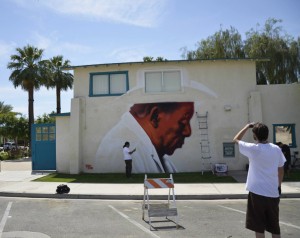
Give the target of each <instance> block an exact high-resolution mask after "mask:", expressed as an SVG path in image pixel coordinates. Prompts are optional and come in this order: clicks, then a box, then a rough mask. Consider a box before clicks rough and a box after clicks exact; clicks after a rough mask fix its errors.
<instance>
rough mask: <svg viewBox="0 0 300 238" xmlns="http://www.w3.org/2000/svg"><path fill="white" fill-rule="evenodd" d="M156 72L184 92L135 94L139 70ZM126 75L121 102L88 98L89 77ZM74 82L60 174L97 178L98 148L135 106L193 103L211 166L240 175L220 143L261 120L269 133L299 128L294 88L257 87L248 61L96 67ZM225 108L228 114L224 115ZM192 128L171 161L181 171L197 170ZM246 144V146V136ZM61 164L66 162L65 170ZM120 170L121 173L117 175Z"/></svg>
mask: <svg viewBox="0 0 300 238" xmlns="http://www.w3.org/2000/svg"><path fill="white" fill-rule="evenodd" d="M155 69H180V70H181V71H182V72H183V73H182V75H183V80H185V83H184V91H183V92H181V93H175V94H174V93H170V94H161V93H160V94H146V93H145V92H144V90H143V88H139V86H140V85H141V84H142V83H143V82H142V74H143V72H144V70H155ZM127 70H128V73H129V87H130V89H133V88H138V89H136V90H134V91H129V93H127V94H125V95H122V96H120V97H89V96H88V95H89V73H91V72H112V71H127ZM74 76H75V81H74V99H73V100H72V107H71V117H70V120H69V121H68V122H66V121H67V120H64V119H58V122H59V123H58V127H57V138H58V140H57V160H58V161H57V164H58V165H59V166H58V167H57V168H58V171H59V172H61V171H67V170H69V171H70V172H71V173H79V172H82V171H83V172H90V173H93V172H101V171H96V170H95V166H94V161H95V154H96V151H97V148H98V146H99V144H100V143H101V140H102V138H103V137H104V136H105V134H106V133H107V132H108V131H109V130H110V129H111V128H112V127H113V126H114V125H115V124H116V123H118V121H119V120H120V117H121V116H122V114H123V113H124V112H126V111H128V110H129V108H130V106H131V105H133V104H134V103H145V102H172V101H194V103H195V111H197V112H199V113H205V112H206V111H208V126H209V139H210V143H211V154H212V163H227V164H228V165H229V169H230V170H240V169H245V165H246V164H247V160H245V159H242V158H241V156H240V154H239V153H238V150H237V147H236V151H235V157H229V158H224V157H223V143H224V142H231V141H232V138H233V136H234V135H235V134H236V133H237V132H238V131H239V130H240V129H241V127H243V126H244V124H245V123H247V122H249V121H253V120H255V121H257V120H262V121H263V122H265V123H266V124H267V125H268V126H269V127H270V126H271V125H272V123H283V122H284V123H292V122H293V123H296V124H298V125H299V123H300V121H299V120H300V119H299V118H300V116H299V111H300V110H299V106H298V102H299V99H300V98H299V96H300V93H299V84H298V85H295V84H294V85H276V86H257V85H256V79H255V62H254V61H250V60H249V61H247V60H244V61H243V60H241V61H235V60H229V61H203V62H200V61H197V62H188V61H186V62H185V61H181V62H155V63H153V62H152V63H131V64H113V65H100V66H90V67H78V68H75V69H74ZM193 82H196V84H195V83H193ZM197 83H198V84H199V85H197ZM198 86H199V87H198ZM197 87H198V88H197ZM199 89H200V90H199ZM225 107H226V108H228V107H229V108H230V110H225ZM297 108H298V109H297ZM67 124H68V125H67ZM66 127H68V129H67V128H66ZM191 127H192V135H191V137H189V138H186V140H185V144H184V145H183V147H182V149H177V150H176V151H175V153H174V154H173V156H172V161H173V162H174V163H175V165H176V167H178V168H179V169H180V171H200V170H201V160H200V157H201V155H200V149H199V143H200V141H199V129H198V123H197V120H196V117H195V116H194V117H193V118H192V120H191ZM270 131H271V130H270ZM296 133H297V135H299V134H300V131H299V126H298V127H297V126H296ZM62 134H68V135H69V140H67V139H66V138H67V137H68V136H67V135H62ZM270 136H272V134H271V135H270ZM246 139H249V140H251V138H250V136H248V135H246ZM297 141H299V136H298V137H297ZM60 143H61V144H60ZM70 150H71V152H70ZM66 160H69V168H68V169H66V167H67V166H68V162H66ZM120 160H122V158H120ZM60 161H61V162H60ZM123 170H124V168H123V167H122V168H120V170H119V171H123ZM111 172H116V171H111Z"/></svg>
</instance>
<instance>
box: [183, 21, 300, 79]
mask: <svg viewBox="0 0 300 238" xmlns="http://www.w3.org/2000/svg"><path fill="white" fill-rule="evenodd" d="M280 22H281V20H276V19H273V18H270V19H268V20H267V21H266V22H265V25H264V28H263V29H259V25H258V26H257V28H256V29H255V30H254V29H251V30H250V31H249V32H247V33H246V40H245V41H242V39H241V35H240V34H239V33H238V31H237V30H236V29H235V28H233V27H230V29H229V30H223V29H222V28H221V29H220V30H219V31H218V32H216V33H215V34H214V35H212V36H209V37H208V38H207V39H205V40H201V41H200V42H198V45H197V48H196V50H187V48H182V49H181V50H182V52H183V53H182V58H184V59H188V60H196V59H227V58H229V59H232V58H254V59H266V60H261V61H258V62H257V63H256V80H257V84H279V83H293V82H297V81H298V80H299V78H300V37H298V40H294V39H293V38H292V37H291V36H289V35H287V34H283V29H282V27H281V26H278V23H280Z"/></svg>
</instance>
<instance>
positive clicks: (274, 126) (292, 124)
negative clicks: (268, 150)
mask: <svg viewBox="0 0 300 238" xmlns="http://www.w3.org/2000/svg"><path fill="white" fill-rule="evenodd" d="M277 126H284V127H290V128H291V134H292V136H291V139H292V143H291V144H289V145H288V146H289V147H290V148H296V147H297V143H296V130H295V124H294V123H283V124H273V143H274V144H276V143H277V142H279V141H277V140H276V127H277Z"/></svg>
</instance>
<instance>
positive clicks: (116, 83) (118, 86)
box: [110, 74, 126, 94]
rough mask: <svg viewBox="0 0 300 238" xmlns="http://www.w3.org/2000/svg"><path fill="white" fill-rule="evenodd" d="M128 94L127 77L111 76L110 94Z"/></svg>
mask: <svg viewBox="0 0 300 238" xmlns="http://www.w3.org/2000/svg"><path fill="white" fill-rule="evenodd" d="M125 92H126V75H125V74H112V75H111V76H110V93H111V94H119V93H125Z"/></svg>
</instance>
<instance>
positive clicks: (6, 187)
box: [0, 170, 300, 200]
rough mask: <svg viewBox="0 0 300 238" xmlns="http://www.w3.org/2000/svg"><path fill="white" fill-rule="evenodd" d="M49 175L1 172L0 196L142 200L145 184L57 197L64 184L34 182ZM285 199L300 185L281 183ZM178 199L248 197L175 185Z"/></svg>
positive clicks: (79, 188) (80, 187)
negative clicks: (60, 187)
mask: <svg viewBox="0 0 300 238" xmlns="http://www.w3.org/2000/svg"><path fill="white" fill-rule="evenodd" d="M245 174H246V172H245V171H233V172H231V175H232V176H233V177H236V179H237V178H239V179H245ZM45 175H46V173H44V174H43V173H36V174H34V173H32V172H31V171H28V170H25V171H1V172H0V196H5V197H33V198H69V199H116V200H122V199H123V200H142V199H143V194H144V187H143V184H87V183H68V186H69V187H70V189H71V191H70V193H69V194H64V195H60V194H56V187H57V186H58V185H59V184H61V183H52V182H34V181H32V180H34V179H37V178H39V177H42V176H45ZM282 191H283V194H282V198H300V182H285V183H283V184H282ZM149 192H150V195H152V198H153V199H157V200H159V199H166V195H167V194H168V192H167V191H166V190H165V189H156V190H150V191H149ZM175 193H176V199H177V200H192V199H244V198H246V197H247V191H246V190H245V183H243V182H241V183H226V184H225V183H224V184H220V183H204V184H176V181H175Z"/></svg>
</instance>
